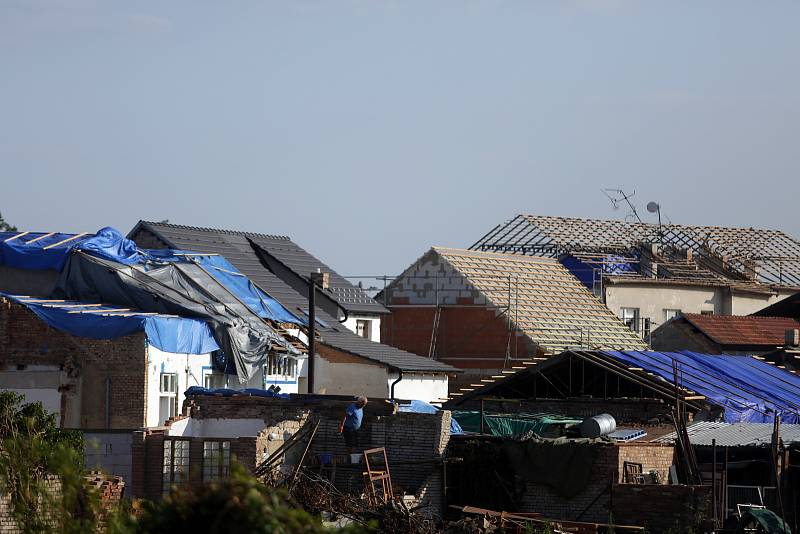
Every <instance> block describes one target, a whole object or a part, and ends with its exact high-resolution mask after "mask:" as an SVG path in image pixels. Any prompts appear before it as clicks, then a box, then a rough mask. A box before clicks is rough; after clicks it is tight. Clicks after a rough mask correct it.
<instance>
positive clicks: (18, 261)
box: [0, 232, 91, 271]
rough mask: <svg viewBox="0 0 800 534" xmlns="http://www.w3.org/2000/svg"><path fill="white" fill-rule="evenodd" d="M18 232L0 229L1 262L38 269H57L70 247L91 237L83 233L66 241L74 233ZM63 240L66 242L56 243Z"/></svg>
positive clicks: (1, 263)
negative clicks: (0, 230)
mask: <svg viewBox="0 0 800 534" xmlns="http://www.w3.org/2000/svg"><path fill="white" fill-rule="evenodd" d="M20 234H22V232H0V265H5V266H7V267H16V268H18V269H30V270H37V271H38V270H46V269H53V270H56V271H60V270H61V268H62V267H63V266H64V262H65V261H66V259H67V256H68V255H69V252H70V250H72V248H73V247H74V246H76V245H78V244H80V243H81V242H82V241H84V240H87V239H89V238H91V236H82V237H78V238H75V239H71V240H70V241H66V240H68V239H70V238H73V237H75V235H76V234H60V233H55V234H52V235H49V234H47V233H43V232H39V233H28V234H24V235H20ZM15 236H19V237H15ZM63 241H66V243H63V244H62V245H59V244H58V243H62V242H63ZM54 245H56V246H54ZM48 247H52V248H48Z"/></svg>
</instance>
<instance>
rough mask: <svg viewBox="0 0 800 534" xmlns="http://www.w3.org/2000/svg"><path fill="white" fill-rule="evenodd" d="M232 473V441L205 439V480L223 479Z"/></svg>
mask: <svg viewBox="0 0 800 534" xmlns="http://www.w3.org/2000/svg"><path fill="white" fill-rule="evenodd" d="M230 473H231V442H230V441H224V440H205V441H203V482H210V481H213V480H222V479H224V478H228V476H230Z"/></svg>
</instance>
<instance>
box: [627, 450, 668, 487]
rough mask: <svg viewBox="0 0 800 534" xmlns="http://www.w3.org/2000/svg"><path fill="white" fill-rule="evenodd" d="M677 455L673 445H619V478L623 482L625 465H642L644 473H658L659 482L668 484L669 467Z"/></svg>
mask: <svg viewBox="0 0 800 534" xmlns="http://www.w3.org/2000/svg"><path fill="white" fill-rule="evenodd" d="M674 455H675V448H674V447H673V446H672V445H662V444H658V443H635V442H634V443H622V444H620V445H619V477H618V479H617V480H619V481H620V482H623V481H624V480H625V479H624V475H623V465H624V463H625V462H633V463H637V464H642V473H644V474H648V473H650V472H651V471H655V472H656V473H658V480H659V481H660V483H661V484H666V483H667V481H668V479H669V467H670V466H671V465H672V460H673V457H674Z"/></svg>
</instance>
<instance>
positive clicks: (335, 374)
mask: <svg viewBox="0 0 800 534" xmlns="http://www.w3.org/2000/svg"><path fill="white" fill-rule="evenodd" d="M353 358H354V359H355V357H353ZM359 360H361V361H363V363H360V362H359V363H356V362H343V361H334V362H332V361H329V360H327V359H326V358H324V357H322V356H321V355H319V354H317V359H316V364H315V366H314V390H315V391H314V393H322V394H326V395H366V396H367V397H379V398H388V397H389V389H388V388H387V386H386V384H387V382H386V380H387V377H388V374H389V373H388V371H387V369H386V367H385V366H383V365H380V364H377V363H370V362H369V361H368V360H363V359H361V358H359Z"/></svg>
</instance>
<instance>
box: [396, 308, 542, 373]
mask: <svg viewBox="0 0 800 534" xmlns="http://www.w3.org/2000/svg"><path fill="white" fill-rule="evenodd" d="M389 309H390V310H391V311H392V314H391V315H389V316H387V317H385V318H384V319H383V320H382V321H381V342H382V343H386V344H388V345H392V346H395V347H397V348H400V349H403V350H407V351H409V352H413V353H414V354H422V355H427V354H428V352H429V349H430V343H431V333H432V330H433V318H434V314H435V310H436V309H435V308H434V307H431V306H427V307H413V306H391V305H390V306H389ZM508 336H509V331H508V321H507V319H506V318H505V317H500V316H498V315H497V312H496V311H495V310H493V309H490V308H486V307H484V306H478V305H476V306H462V307H457V308H446V307H444V308H441V315H440V318H439V328H438V331H437V335H436V358H437V359H439V360H442V361H444V362H445V363H448V364H450V365H453V366H455V367H459V368H463V369H502V368H503V361H504V360H505V357H506V348H507V346H508ZM511 343H512V344H511V348H510V351H511V352H510V353H511V355H512V357H514V358H516V359H520V360H522V359H525V358H528V357H530V356H536V355H537V354H538V352H537V350H536V348H535V347H534V346H533V344H532V343H531V342H530V340H529V339H528V337H526V336H522V335H513V336H512V340H511Z"/></svg>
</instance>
